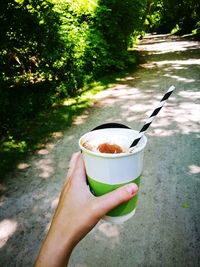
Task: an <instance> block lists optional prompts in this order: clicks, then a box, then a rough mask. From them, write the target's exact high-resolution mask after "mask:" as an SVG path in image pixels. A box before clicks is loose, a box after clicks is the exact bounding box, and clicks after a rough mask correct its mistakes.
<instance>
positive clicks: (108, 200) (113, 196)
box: [95, 183, 138, 218]
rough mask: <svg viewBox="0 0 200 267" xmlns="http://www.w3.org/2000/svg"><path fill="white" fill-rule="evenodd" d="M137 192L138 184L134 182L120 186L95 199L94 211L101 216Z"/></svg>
mask: <svg viewBox="0 0 200 267" xmlns="http://www.w3.org/2000/svg"><path fill="white" fill-rule="evenodd" d="M137 192H138V186H137V185H136V184H134V183H131V184H128V185H125V186H122V187H120V188H118V189H116V190H114V191H112V192H110V193H107V194H105V195H103V196H101V197H97V198H96V199H95V201H96V203H95V212H96V213H97V214H96V215H97V217H99V218H101V217H103V216H104V215H105V214H106V213H108V212H109V211H110V210H112V209H113V208H115V207H117V206H118V205H120V204H122V203H124V202H126V201H128V200H130V199H131V198H132V197H134V196H135V195H136V194H137Z"/></svg>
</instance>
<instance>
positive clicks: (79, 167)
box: [73, 153, 86, 183]
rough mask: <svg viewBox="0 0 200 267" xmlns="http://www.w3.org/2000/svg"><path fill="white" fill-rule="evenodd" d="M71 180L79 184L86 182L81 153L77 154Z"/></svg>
mask: <svg viewBox="0 0 200 267" xmlns="http://www.w3.org/2000/svg"><path fill="white" fill-rule="evenodd" d="M73 179H74V180H75V181H77V182H80V183H81V182H83V181H84V182H85V180H86V172H85V165H84V161H83V156H82V154H81V153H79V155H78V158H77V161H76V166H75V168H74V177H73Z"/></svg>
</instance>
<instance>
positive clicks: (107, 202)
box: [36, 152, 138, 267]
mask: <svg viewBox="0 0 200 267" xmlns="http://www.w3.org/2000/svg"><path fill="white" fill-rule="evenodd" d="M137 191H138V187H137V185H135V184H129V185H126V186H123V187H121V188H118V189H116V190H114V191H112V192H110V193H108V194H105V195H103V196H101V197H95V196H94V195H92V194H91V192H90V190H89V187H88V186H87V184H86V174H85V168H84V163H83V159H82V155H81V153H80V152H78V153H75V154H74V155H73V156H72V159H71V161H70V164H69V170H68V174H67V177H66V180H65V182H64V186H63V189H62V192H61V195H60V199H59V203H58V206H57V209H56V211H55V214H54V216H53V219H52V223H51V227H50V230H49V232H48V235H47V237H46V240H45V241H44V244H43V246H42V248H41V251H40V254H39V256H38V259H37V261H36V267H46V266H48V267H61V266H67V263H68V260H69V257H70V254H71V252H72V249H73V248H74V247H75V246H76V244H77V243H78V242H79V241H80V240H81V239H82V238H83V237H84V236H85V235H86V234H87V233H88V232H89V231H90V230H91V229H92V228H93V227H94V226H95V225H96V224H97V222H98V221H99V220H100V219H101V218H102V217H103V216H104V215H106V214H107V213H108V212H109V211H110V210H111V209H113V208H115V207H116V206H118V205H119V204H121V203H123V202H126V201H128V200H129V199H131V198H132V197H133V196H135V195H136V194H137Z"/></svg>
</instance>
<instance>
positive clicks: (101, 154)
mask: <svg viewBox="0 0 200 267" xmlns="http://www.w3.org/2000/svg"><path fill="white" fill-rule="evenodd" d="M112 129H115V130H116V129H118V128H109V130H112ZM119 129H120V130H121V128H119ZM102 130H105V129H101V130H94V131H92V132H93V133H94V132H97V131H102ZM124 130H126V131H127V130H128V131H134V132H137V133H138V131H136V130H133V129H124ZM89 133H91V132H87V133H85V134H84V135H82V136H81V137H80V139H79V147H80V149H81V150H82V151H84V152H85V153H87V154H90V155H93V156H96V157H100V158H122V157H130V156H132V155H134V154H137V153H139V152H141V151H142V150H143V149H144V148H145V146H146V143H147V138H146V136H145V135H143V137H142V139H141V141H142V140H143V144H142V145H140V146H136V147H135V149H134V150H133V152H131V153H130V152H125V153H116V154H109V153H99V152H94V151H91V150H88V149H86V148H85V147H84V146H82V144H81V141H82V140H83V139H84V138H85V137H86V136H87V135H88V134H89Z"/></svg>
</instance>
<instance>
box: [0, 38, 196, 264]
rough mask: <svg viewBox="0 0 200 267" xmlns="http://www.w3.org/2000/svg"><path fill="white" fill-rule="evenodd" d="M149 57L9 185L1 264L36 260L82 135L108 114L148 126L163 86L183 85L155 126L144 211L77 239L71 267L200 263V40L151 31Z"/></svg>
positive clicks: (2, 209) (2, 216) (0, 208)
mask: <svg viewBox="0 0 200 267" xmlns="http://www.w3.org/2000/svg"><path fill="white" fill-rule="evenodd" d="M139 50H140V51H141V54H142V55H143V63H142V64H141V65H140V67H139V68H138V70H137V71H136V72H134V73H133V74H132V75H130V76H128V77H126V78H124V79H120V80H119V83H118V84H117V85H116V86H113V88H112V89H109V90H106V91H103V92H101V93H99V94H98V95H97V97H96V98H97V102H96V104H95V105H94V107H92V108H91V109H89V110H87V111H86V112H85V113H84V114H83V115H82V116H80V117H78V118H76V120H75V121H74V124H73V126H72V127H71V128H70V129H69V130H67V131H66V132H65V134H64V136H61V133H55V142H54V143H49V144H47V146H46V149H42V150H40V151H38V152H37V153H36V154H35V155H34V156H33V157H32V158H31V159H30V160H29V161H27V162H22V163H21V164H19V165H18V171H17V172H16V173H15V174H11V175H10V176H9V177H8V178H7V180H6V181H7V182H6V184H5V185H4V186H2V188H1V189H2V192H3V195H2V197H1V202H0V240H1V241H0V246H1V252H0V266H3V267H6V266H8V267H12V266H19V267H23V266H32V265H33V262H34V259H35V257H36V255H37V253H38V249H39V246H40V243H41V240H42V239H43V237H44V235H45V232H46V231H47V229H48V226H49V221H50V218H51V216H52V213H53V211H54V209H55V206H56V202H57V198H58V196H59V192H60V189H61V186H62V184H63V179H64V176H65V173H66V170H67V164H68V160H69V158H70V155H71V154H72V152H74V151H76V150H77V149H78V146H77V139H78V138H79V136H80V135H81V134H83V133H84V132H86V131H87V130H89V129H91V128H93V127H94V126H96V125H98V124H101V123H102V122H111V121H116V122H122V123H125V124H128V125H130V126H131V127H133V128H135V129H138V130H139V128H140V127H141V125H142V123H143V119H144V118H145V117H146V116H147V115H148V114H149V113H150V112H151V110H152V108H153V107H154V105H155V104H156V103H157V102H158V101H159V100H160V98H161V96H162V94H163V93H164V92H165V90H166V89H167V88H168V87H169V85H171V84H174V85H175V86H176V87H177V90H176V91H175V92H174V93H173V95H172V97H171V98H170V100H169V101H168V103H167V104H166V106H165V108H164V109H163V110H162V111H161V113H160V115H159V118H157V120H156V121H155V122H154V123H153V125H152V127H151V129H149V131H148V133H147V137H148V146H147V149H146V154H145V164H144V173H143V174H144V175H143V179H142V184H141V190H140V199H139V205H138V209H137V212H136V215H135V217H134V218H133V219H132V220H130V221H128V222H127V223H125V224H123V225H118V226H116V225H110V224H108V223H105V222H100V223H99V224H98V225H97V226H96V227H95V229H93V231H92V232H91V233H90V234H89V235H88V236H87V237H86V238H85V239H84V240H83V241H82V242H81V243H80V244H79V245H78V246H77V248H76V249H75V250H74V252H73V255H72V257H71V260H70V267H98V266H99V267H100V266H103V267H116V266H120V267H121V266H123V267H132V266H133V267H135V266H169V267H171V266H181V267H183V266H192V267H195V266H200V254H199V251H200V208H199V207H200V194H199V188H200V156H199V151H200V140H199V137H200V133H199V131H200V125H199V121H200V101H199V99H200V92H199V88H200V44H199V43H198V42H194V41H188V40H185V39H178V38H175V37H173V38H172V37H168V36H147V37H146V38H145V39H144V40H143V41H142V43H141V45H140V46H139Z"/></svg>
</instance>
